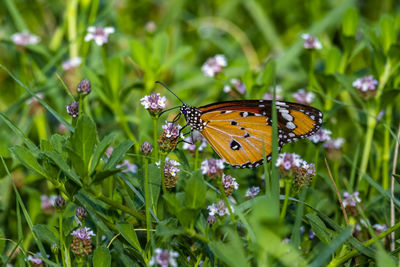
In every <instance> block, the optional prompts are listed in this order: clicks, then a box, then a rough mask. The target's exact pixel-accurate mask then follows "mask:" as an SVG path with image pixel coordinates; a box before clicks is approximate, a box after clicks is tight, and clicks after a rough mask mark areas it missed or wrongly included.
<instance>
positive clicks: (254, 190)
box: [245, 186, 260, 198]
mask: <svg viewBox="0 0 400 267" xmlns="http://www.w3.org/2000/svg"><path fill="white" fill-rule="evenodd" d="M259 193H260V188H259V187H258V186H252V187H250V188H248V189H247V191H246V194H245V197H246V198H254V197H255V196H257V195H258V194H259Z"/></svg>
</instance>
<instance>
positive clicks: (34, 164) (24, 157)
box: [11, 146, 48, 178]
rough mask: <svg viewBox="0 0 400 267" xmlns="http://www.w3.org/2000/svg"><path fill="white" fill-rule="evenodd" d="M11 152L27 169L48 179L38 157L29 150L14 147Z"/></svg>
mask: <svg viewBox="0 0 400 267" xmlns="http://www.w3.org/2000/svg"><path fill="white" fill-rule="evenodd" d="M11 151H12V152H13V153H14V155H15V156H16V157H17V159H18V160H19V161H21V163H22V164H24V165H25V166H26V167H27V168H29V169H31V170H33V171H35V172H37V173H38V174H40V175H42V176H43V177H46V178H48V177H47V174H46V172H45V171H44V169H43V168H42V166H41V165H40V164H39V163H38V161H37V159H36V157H35V156H34V155H33V153H32V152H31V151H30V150H29V149H27V148H25V147H23V146H14V147H12V148H11Z"/></svg>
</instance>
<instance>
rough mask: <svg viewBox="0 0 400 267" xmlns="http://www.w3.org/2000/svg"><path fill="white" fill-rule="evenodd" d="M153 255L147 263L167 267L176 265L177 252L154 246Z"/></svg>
mask: <svg viewBox="0 0 400 267" xmlns="http://www.w3.org/2000/svg"><path fill="white" fill-rule="evenodd" d="M154 253H155V254H156V255H155V256H151V259H150V262H149V265H150V266H155V265H159V266H161V267H168V266H173V267H175V266H178V264H177V262H176V258H178V257H179V254H178V252H176V251H173V250H171V251H169V250H167V249H161V248H156V249H155V250H154Z"/></svg>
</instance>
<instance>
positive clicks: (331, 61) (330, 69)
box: [325, 46, 342, 74]
mask: <svg viewBox="0 0 400 267" xmlns="http://www.w3.org/2000/svg"><path fill="white" fill-rule="evenodd" d="M341 57H342V55H341V54H340V50H339V49H338V48H337V47H336V46H332V47H331V48H330V49H329V50H328V52H327V55H326V63H325V73H326V74H332V73H335V72H337V71H338V69H339V66H340V61H341Z"/></svg>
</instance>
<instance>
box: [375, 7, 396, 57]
mask: <svg viewBox="0 0 400 267" xmlns="http://www.w3.org/2000/svg"><path fill="white" fill-rule="evenodd" d="M379 26H380V28H381V33H382V38H381V40H382V46H383V51H385V53H387V52H388V51H389V48H390V46H391V45H392V44H394V43H395V42H396V29H395V25H394V19H393V17H392V16H390V15H387V14H385V15H382V17H381V19H380V21H379Z"/></svg>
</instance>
